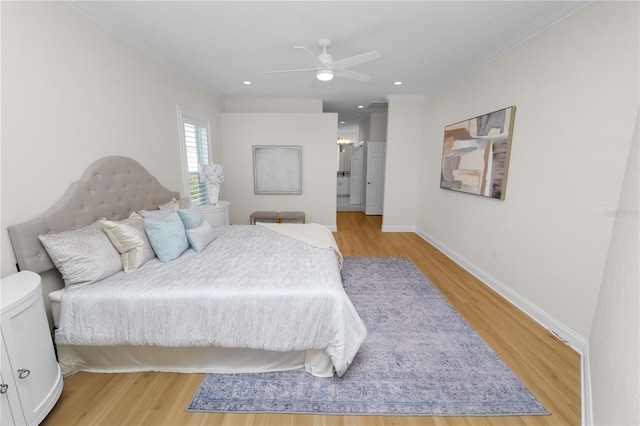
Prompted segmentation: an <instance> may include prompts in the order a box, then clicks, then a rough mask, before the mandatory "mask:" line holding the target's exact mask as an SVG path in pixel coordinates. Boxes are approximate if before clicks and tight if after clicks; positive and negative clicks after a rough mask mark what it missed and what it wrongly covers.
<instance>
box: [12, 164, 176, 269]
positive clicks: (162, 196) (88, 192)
mask: <svg viewBox="0 0 640 426" xmlns="http://www.w3.org/2000/svg"><path fill="white" fill-rule="evenodd" d="M173 197H175V198H176V199H179V198H180V194H179V193H178V192H173V191H169V190H168V189H166V188H165V187H163V186H162V185H161V184H160V182H158V180H157V179H156V178H155V177H153V176H151V175H150V174H149V172H147V170H146V169H145V168H144V167H142V166H141V165H140V163H138V162H137V161H135V160H133V159H131V158H128V157H118V156H114V157H104V158H101V159H100V160H98V161H96V162H94V163H93V164H91V165H90V166H89V167H88V168H87V170H85V172H84V173H83V174H82V176H81V177H80V180H78V181H77V182H74V183H72V184H71V186H69V189H68V190H67V192H66V193H65V194H64V196H63V197H62V198H61V199H60V200H59V201H58V202H57V203H55V204H54V205H53V206H52V207H51V208H50V209H49V210H47V211H46V212H44V213H43V214H42V215H40V216H38V217H36V218H34V219H31V220H29V221H27V222H24V223H20V224H18V225H13V226H9V228H8V230H9V236H10V237H11V243H12V244H13V250H14V252H15V254H16V259H17V261H18V266H19V267H20V269H21V270H29V271H33V272H38V273H41V272H44V271H48V270H50V269H53V268H55V266H54V264H53V262H52V261H51V258H50V257H49V255H48V254H47V252H46V250H45V249H44V247H43V246H42V244H41V243H40V240H39V239H38V235H41V234H46V233H48V232H61V231H66V230H69V229H78V228H82V227H83V226H87V225H90V224H92V223H93V222H95V221H96V220H98V219H102V218H106V219H110V220H122V219H126V218H127V217H128V216H129V214H131V212H133V211H139V210H153V209H156V208H158V206H159V205H160V204H164V203H167V202H169V201H171V199H172V198H173Z"/></svg>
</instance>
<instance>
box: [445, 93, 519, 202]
mask: <svg viewBox="0 0 640 426" xmlns="http://www.w3.org/2000/svg"><path fill="white" fill-rule="evenodd" d="M515 112H516V107H515V106H510V107H507V108H503V109H500V110H497V111H493V112H490V113H487V114H484V115H480V116H478V117H474V118H470V119H468V120H464V121H460V122H458V123H454V124H450V125H448V126H445V128H444V142H443V146H442V168H441V173H440V188H443V189H448V190H452V191H458V192H466V193H469V194H475V195H481V196H484V197H489V198H495V199H499V200H504V199H505V196H506V189H507V175H508V171H509V158H510V155H511V140H512V138H513V125H514V120H515Z"/></svg>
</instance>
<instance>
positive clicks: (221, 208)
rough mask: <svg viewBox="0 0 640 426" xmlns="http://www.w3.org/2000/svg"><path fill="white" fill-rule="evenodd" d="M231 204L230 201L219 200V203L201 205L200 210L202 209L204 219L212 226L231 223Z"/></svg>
mask: <svg viewBox="0 0 640 426" xmlns="http://www.w3.org/2000/svg"><path fill="white" fill-rule="evenodd" d="M230 205H231V203H229V202H228V201H223V200H218V203H217V204H214V205H205V206H200V211H202V215H203V216H204V220H206V221H207V222H209V223H210V224H211V225H212V226H215V225H231V221H230V220H229V206H230Z"/></svg>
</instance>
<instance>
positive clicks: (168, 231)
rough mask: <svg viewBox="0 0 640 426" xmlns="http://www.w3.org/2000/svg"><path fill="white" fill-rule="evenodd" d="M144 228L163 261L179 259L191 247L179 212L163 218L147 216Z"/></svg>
mask: <svg viewBox="0 0 640 426" xmlns="http://www.w3.org/2000/svg"><path fill="white" fill-rule="evenodd" d="M144 229H145V230H146V231H147V236H148V237H149V241H150V242H151V247H153V250H154V251H155V252H156V254H157V255H158V259H160V261H161V262H169V261H170V260H173V259H177V258H178V257H180V255H181V254H182V253H183V252H184V251H185V250H186V249H188V248H189V241H188V240H187V235H186V234H185V229H184V225H183V224H182V220H180V216H178V213H175V212H174V213H171V214H170V215H169V216H167V217H166V218H164V219H162V220H154V219H149V218H145V220H144Z"/></svg>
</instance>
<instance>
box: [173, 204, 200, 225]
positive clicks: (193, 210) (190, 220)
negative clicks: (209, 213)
mask: <svg viewBox="0 0 640 426" xmlns="http://www.w3.org/2000/svg"><path fill="white" fill-rule="evenodd" d="M178 214H179V215H180V219H182V223H184V227H185V228H186V229H191V228H196V227H198V226H200V225H202V222H204V216H202V212H201V211H200V207H198V205H197V204H191V206H189V208H188V209H183V210H178Z"/></svg>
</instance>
